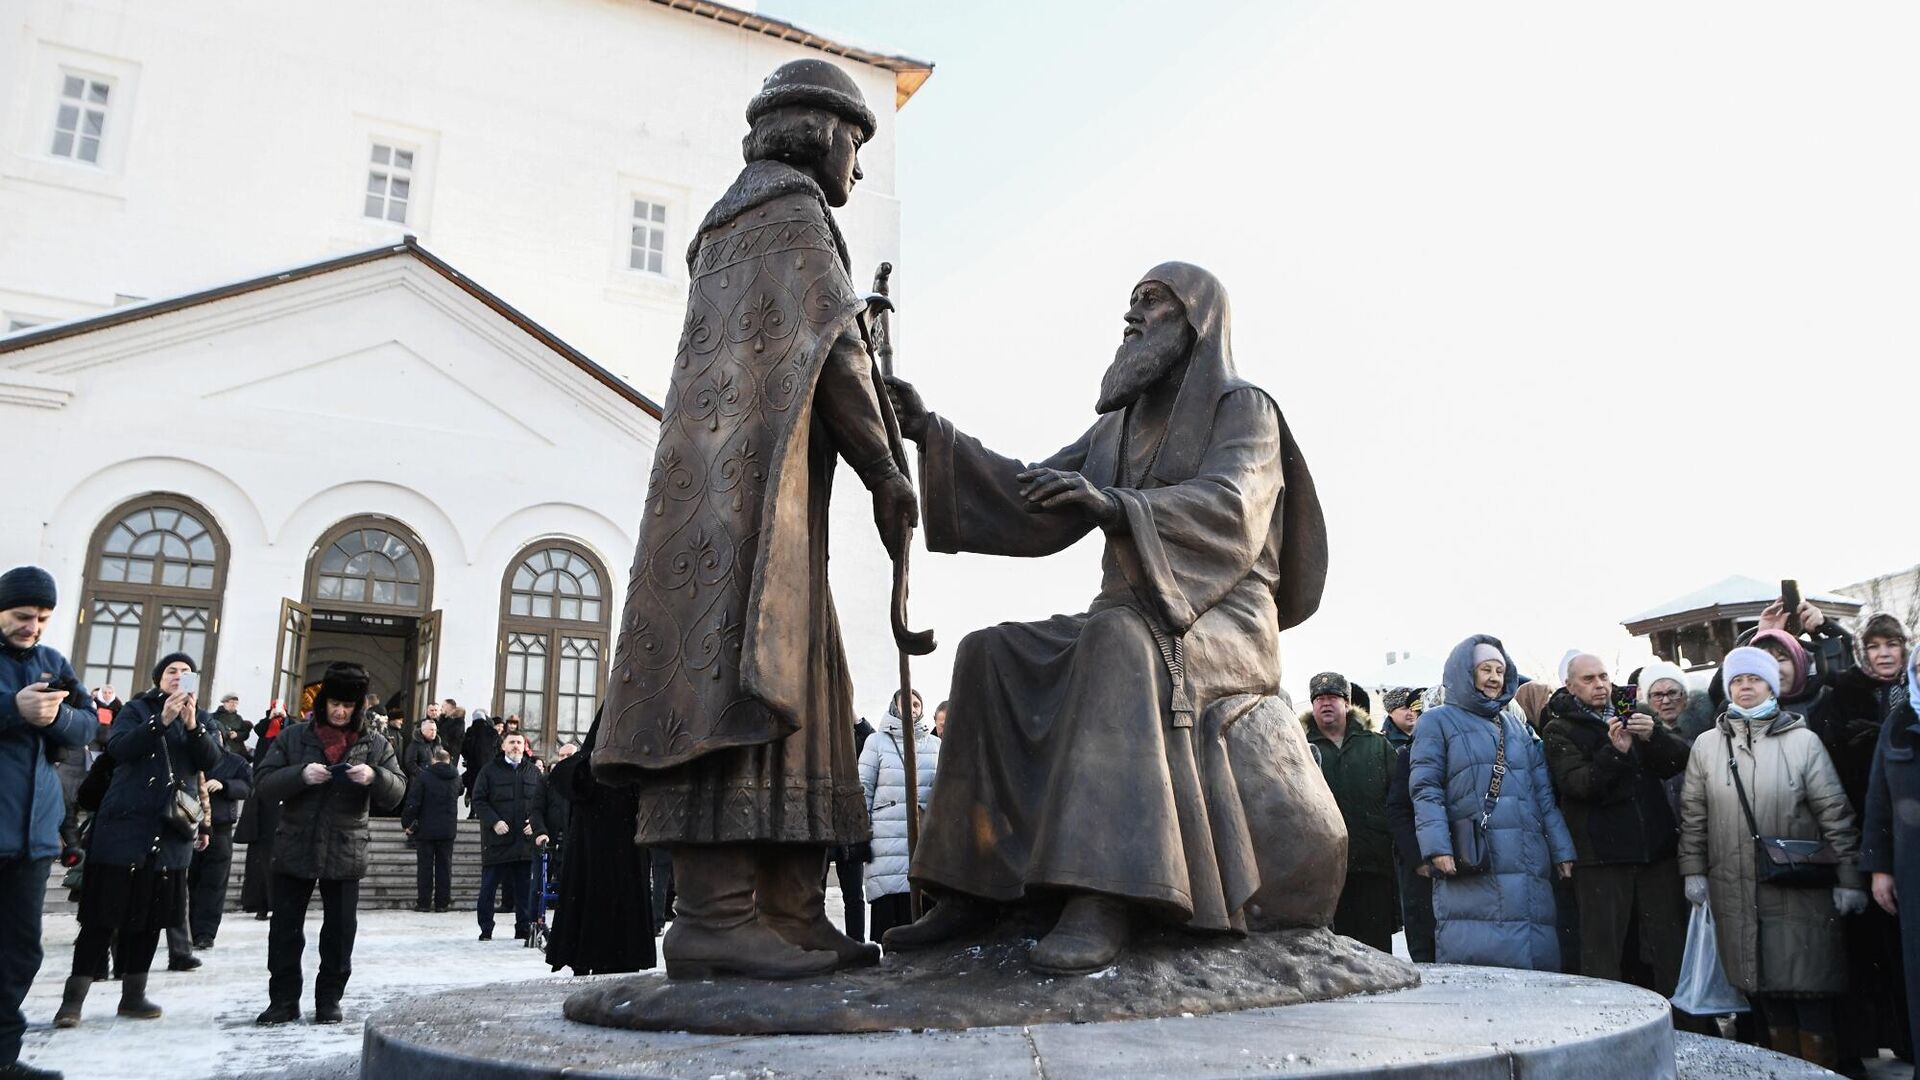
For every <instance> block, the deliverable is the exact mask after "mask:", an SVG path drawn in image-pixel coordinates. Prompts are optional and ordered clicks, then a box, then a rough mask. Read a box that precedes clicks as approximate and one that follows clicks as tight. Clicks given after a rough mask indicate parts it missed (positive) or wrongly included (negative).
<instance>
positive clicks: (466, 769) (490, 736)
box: [460, 706, 500, 817]
mask: <svg viewBox="0 0 1920 1080" xmlns="http://www.w3.org/2000/svg"><path fill="white" fill-rule="evenodd" d="M499 753H500V734H499V732H497V731H495V730H494V727H493V722H492V721H490V720H488V719H487V714H486V712H485V711H484V710H482V709H481V708H480V707H479V706H475V707H474V710H473V725H472V726H471V727H469V728H467V733H466V735H465V736H463V737H462V738H461V740H460V764H461V767H462V771H461V774H460V784H461V786H462V787H464V788H465V789H466V792H467V816H468V817H472V816H473V785H474V784H476V783H478V782H479V780H480V771H481V770H482V769H485V768H486V767H487V763H488V762H490V761H492V760H493V759H494V757H495V756H496V755H498V754H499Z"/></svg>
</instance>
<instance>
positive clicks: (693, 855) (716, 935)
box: [660, 844, 840, 979]
mask: <svg viewBox="0 0 1920 1080" xmlns="http://www.w3.org/2000/svg"><path fill="white" fill-rule="evenodd" d="M755 854H756V853H755V851H754V848H753V846H752V845H748V844H703V845H699V846H687V845H682V846H677V847H675V848H674V849H673V874H674V879H675V883H676V884H677V885H678V886H679V891H680V917H679V918H677V919H675V920H674V921H673V929H671V930H669V931H667V936H666V938H665V939H664V940H663V941H661V943H660V952H661V956H662V959H664V960H665V961H666V967H667V978H669V979H711V978H714V977H716V976H722V975H740V976H745V977H746V978H750V979H799V978H805V977H807V976H809V975H824V974H826V973H827V972H829V971H832V970H833V969H834V968H835V966H837V965H838V963H839V960H840V958H839V957H838V956H837V955H835V954H834V953H831V952H816V951H812V950H808V949H802V948H800V947H799V946H797V945H793V944H790V943H788V942H787V941H786V940H785V939H784V938H782V937H781V936H780V935H779V934H776V933H774V932H773V931H772V930H770V929H768V928H767V926H766V924H764V923H762V922H761V921H760V920H759V919H757V918H755V917H754V910H753V886H754V876H755V864H756V862H757V860H756V858H755Z"/></svg>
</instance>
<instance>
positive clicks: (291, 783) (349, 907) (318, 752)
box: [254, 663, 407, 1025]
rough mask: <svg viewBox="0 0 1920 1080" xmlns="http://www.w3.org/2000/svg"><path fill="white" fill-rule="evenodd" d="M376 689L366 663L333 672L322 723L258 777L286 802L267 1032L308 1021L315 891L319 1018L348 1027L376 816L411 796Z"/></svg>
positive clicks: (278, 749) (292, 740) (325, 688)
mask: <svg viewBox="0 0 1920 1080" xmlns="http://www.w3.org/2000/svg"><path fill="white" fill-rule="evenodd" d="M367 681H368V680H367V669H366V668H363V667H361V666H360V665H359V664H342V663H336V664H329V665H327V673H326V676H325V677H324V678H322V679H321V681H320V692H319V693H318V694H316V695H314V702H313V719H312V720H310V721H307V722H305V723H299V724H294V725H293V726H291V727H289V728H286V729H285V730H284V731H282V732H281V733H280V737H279V738H277V739H275V740H273V745H272V746H271V747H269V748H268V749H267V756H266V757H265V758H264V759H262V760H261V762H260V765H259V767H258V768H257V769H255V770H254V794H255V795H256V796H257V797H259V798H262V799H274V800H277V801H279V802H280V803H281V807H280V826H279V830H278V831H277V832H276V833H275V835H274V840H273V884H272V886H271V888H272V894H271V895H272V898H273V899H272V904H273V925H272V927H271V928H270V929H269V930H268V933H267V974H268V978H267V997H268V999H269V1004H268V1005H267V1008H266V1011H265V1012H262V1013H261V1014H260V1015H259V1017H258V1018H257V1019H256V1021H255V1022H256V1023H259V1024H269V1025H270V1024H284V1023H287V1022H289V1021H292V1020H297V1019H299V1018H300V982H301V976H300V955H301V953H303V952H304V951H306V932H305V929H304V927H305V924H306V920H307V905H308V904H309V903H310V902H312V900H313V890H314V886H315V885H318V886H319V888H320V904H321V908H322V911H323V912H324V914H323V916H322V918H321V921H320V974H319V977H318V978H316V979H315V980H314V986H313V1019H314V1022H315V1023H317V1024H337V1023H340V1022H341V1020H342V1019H343V1017H342V1016H341V1013H340V998H341V995H342V994H344V993H345V992H346V989H347V978H348V977H349V976H350V975H352V974H353V935H354V930H355V928H356V926H357V919H358V909H359V905H360V879H361V878H364V877H366V876H367V811H368V808H369V806H370V805H371V806H377V807H378V808H380V809H381V810H391V809H393V808H394V807H396V806H398V805H399V804H400V800H401V799H402V798H403V797H404V796H405V795H406V793H407V780H406V777H405V776H404V775H403V774H402V773H401V772H400V761H399V758H398V757H397V756H396V755H395V754H394V752H393V746H392V745H391V744H389V743H388V742H387V740H386V737H385V736H383V735H382V734H380V732H379V731H378V730H377V729H376V727H375V725H374V721H373V714H372V713H370V712H369V711H368V710H367V708H366V705H365V698H366V693H367Z"/></svg>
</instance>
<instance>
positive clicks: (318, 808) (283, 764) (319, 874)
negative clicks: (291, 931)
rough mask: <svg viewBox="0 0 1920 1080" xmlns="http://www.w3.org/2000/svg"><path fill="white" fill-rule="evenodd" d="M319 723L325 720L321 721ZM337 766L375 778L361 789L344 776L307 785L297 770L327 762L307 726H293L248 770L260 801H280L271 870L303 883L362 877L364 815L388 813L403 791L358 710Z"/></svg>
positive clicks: (388, 754) (385, 749)
mask: <svg viewBox="0 0 1920 1080" xmlns="http://www.w3.org/2000/svg"><path fill="white" fill-rule="evenodd" d="M320 722H322V723H324V721H320ZM340 763H341V764H342V765H371V766H372V767H373V781H372V783H369V784H367V785H365V786H364V787H363V786H361V785H359V784H356V783H354V782H352V781H351V780H348V779H347V778H346V777H344V776H335V777H334V778H332V779H330V780H328V781H326V782H325V783H321V784H308V783H307V782H306V780H305V779H304V778H303V777H302V776H301V772H302V771H303V770H304V769H305V768H306V767H307V766H308V765H316V764H317V765H325V764H327V757H326V754H325V753H324V752H323V751H322V750H321V748H320V737H319V736H318V735H315V734H314V732H313V722H307V721H303V722H301V723H298V724H291V725H289V726H287V727H286V728H284V729H282V730H281V732H280V737H279V738H277V739H274V740H273V745H272V746H270V747H268V749H267V756H266V757H265V758H264V759H262V760H261V762H260V764H259V765H258V766H257V767H255V769H254V772H253V793H254V797H255V798H256V799H259V800H263V801H264V800H269V799H275V800H279V801H280V821H279V826H278V827H277V828H276V829H275V831H274V837H273V871H274V873H276V874H287V875H289V876H292V877H297V878H302V879H305V880H308V881H315V880H325V881H358V880H360V879H361V878H363V877H366V876H367V841H368V835H367V810H368V807H369V805H372V806H377V807H379V808H380V809H381V810H383V811H385V810H392V809H393V808H394V807H396V806H398V805H400V800H401V799H403V798H405V797H406V794H407V779H406V777H405V776H403V775H401V773H400V763H399V758H398V757H397V756H396V755H395V754H394V752H393V746H392V745H391V744H390V743H388V742H387V740H386V737H385V736H384V735H381V734H380V733H379V732H377V731H374V730H373V729H372V726H371V725H370V724H369V723H368V722H367V713H366V710H364V709H363V710H361V712H360V720H359V733H358V736H357V737H356V738H355V739H354V741H353V742H352V743H351V744H350V745H349V746H348V747H347V752H346V753H345V754H344V755H342V756H341V758H340Z"/></svg>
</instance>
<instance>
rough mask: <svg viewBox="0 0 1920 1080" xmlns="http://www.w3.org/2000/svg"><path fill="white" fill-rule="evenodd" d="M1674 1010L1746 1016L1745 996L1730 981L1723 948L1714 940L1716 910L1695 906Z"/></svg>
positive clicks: (1709, 906) (1701, 1014) (1706, 1014)
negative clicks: (1721, 953)
mask: <svg viewBox="0 0 1920 1080" xmlns="http://www.w3.org/2000/svg"><path fill="white" fill-rule="evenodd" d="M1671 1000H1672V1001H1673V1007H1674V1008H1676V1009H1679V1010H1680V1011H1681V1012H1683V1013H1691V1014H1692V1015H1694V1016H1722V1015H1725V1014H1727V1013H1743V1012H1746V1011H1747V1009H1748V1008H1749V1006H1748V1004H1747V998H1746V995H1745V994H1742V993H1741V992H1740V991H1739V990H1737V989H1735V988H1734V985H1733V983H1731V982H1729V981H1727V972H1726V969H1725V968H1722V967H1721V966H1720V944H1719V942H1718V941H1717V940H1715V938H1714V930H1713V908H1712V906H1711V905H1708V904H1695V905H1694V906H1693V917H1692V918H1691V919H1690V920H1688V922H1687V948H1686V952H1685V953H1684V954H1683V956H1682V957H1681V960H1680V985H1679V986H1677V987H1675V988H1674V991H1673V997H1672V999H1671Z"/></svg>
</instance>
